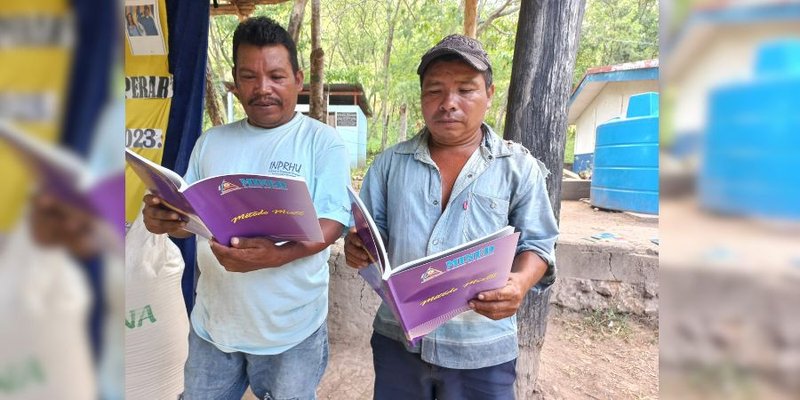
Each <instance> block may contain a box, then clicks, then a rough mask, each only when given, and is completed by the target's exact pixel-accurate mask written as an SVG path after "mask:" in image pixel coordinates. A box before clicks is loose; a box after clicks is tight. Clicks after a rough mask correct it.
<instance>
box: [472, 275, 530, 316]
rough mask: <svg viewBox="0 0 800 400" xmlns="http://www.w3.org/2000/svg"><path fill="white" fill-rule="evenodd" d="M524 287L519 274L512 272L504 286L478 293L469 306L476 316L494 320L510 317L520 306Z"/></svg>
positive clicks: (524, 291)
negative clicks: (479, 315)
mask: <svg viewBox="0 0 800 400" xmlns="http://www.w3.org/2000/svg"><path fill="white" fill-rule="evenodd" d="M526 286H527V285H525V284H524V283H523V279H522V277H521V276H520V274H519V273H516V272H512V273H510V274H509V276H508V281H507V282H506V285H505V286H503V287H501V288H499V289H495V290H488V291H486V292H481V293H479V294H478V297H477V298H475V299H473V300H470V302H469V306H470V308H472V309H473V310H474V311H475V312H477V313H478V314H481V315H483V316H486V317H487V318H491V319H494V320H499V319H503V318H507V317H510V316H512V315H514V313H516V312H517V309H518V308H519V306H520V305H521V304H522V300H523V299H524V298H525V293H526V292H527V290H526V289H525V287H526Z"/></svg>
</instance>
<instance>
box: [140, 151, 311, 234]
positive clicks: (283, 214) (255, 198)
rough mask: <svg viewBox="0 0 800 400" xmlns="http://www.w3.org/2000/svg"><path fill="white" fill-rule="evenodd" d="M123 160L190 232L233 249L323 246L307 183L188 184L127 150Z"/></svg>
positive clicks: (226, 180) (229, 179)
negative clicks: (257, 243) (247, 244)
mask: <svg viewBox="0 0 800 400" xmlns="http://www.w3.org/2000/svg"><path fill="white" fill-rule="evenodd" d="M125 161H127V162H128V165H130V167H131V169H133V171H134V172H135V173H136V175H138V176H139V178H141V179H142V182H144V184H145V186H147V188H148V189H149V190H150V192H152V193H153V194H155V195H157V196H158V197H161V198H162V199H163V200H164V202H165V203H166V204H165V205H166V206H167V207H169V208H171V209H173V210H175V211H176V212H177V213H178V214H180V215H181V216H182V218H184V220H185V221H186V222H187V225H186V230H188V231H190V232H192V233H195V234H197V235H200V236H202V237H205V238H208V239H211V238H212V237H213V238H215V239H216V240H217V241H218V242H220V243H222V244H224V245H226V246H229V245H230V240H231V238H233V237H266V238H269V239H271V240H274V241H310V242H322V241H324V239H323V236H322V229H321V228H320V226H319V220H318V219H317V213H316V211H315V210H314V204H313V202H312V201H311V195H310V194H309V192H308V187H307V186H306V183H305V181H304V180H303V179H300V178H290V177H285V176H271V175H257V174H230V175H222V176H212V177H208V178H205V179H202V180H199V181H197V182H194V183H192V184H191V185H190V184H187V183H186V181H184V180H183V178H182V177H181V176H180V175H178V174H177V173H175V172H174V171H171V170H169V169H167V168H164V167H162V166H160V165H158V164H156V163H154V162H152V161H150V160H148V159H146V158H144V157H142V156H140V155H138V154H136V153H134V152H133V151H130V150H129V149H125Z"/></svg>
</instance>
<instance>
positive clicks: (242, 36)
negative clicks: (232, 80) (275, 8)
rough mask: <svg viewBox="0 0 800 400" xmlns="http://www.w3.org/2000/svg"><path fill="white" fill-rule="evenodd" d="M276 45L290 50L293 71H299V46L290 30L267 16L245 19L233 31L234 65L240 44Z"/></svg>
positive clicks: (234, 64) (234, 65)
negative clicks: (287, 30)
mask: <svg viewBox="0 0 800 400" xmlns="http://www.w3.org/2000/svg"><path fill="white" fill-rule="evenodd" d="M241 44H249V45H252V46H258V47H264V46H276V45H281V46H283V47H285V48H286V50H288V51H289V61H291V63H292V72H294V73H297V71H299V70H300V65H299V64H298V63H297V47H296V46H295V44H294V40H292V37H291V36H289V32H286V29H283V27H282V26H280V25H278V23H277V22H275V21H273V20H271V19H269V18H267V17H253V18H249V19H247V20H245V21H244V22H242V23H240V24H239V26H237V27H236V31H234V32H233V67H234V68H236V56H237V54H236V51H237V50H238V49H239V45H241Z"/></svg>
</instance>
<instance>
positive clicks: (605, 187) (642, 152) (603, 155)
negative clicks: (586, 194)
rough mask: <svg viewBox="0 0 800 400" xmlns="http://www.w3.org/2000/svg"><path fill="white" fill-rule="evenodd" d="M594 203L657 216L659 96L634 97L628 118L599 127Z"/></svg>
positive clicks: (596, 148)
mask: <svg viewBox="0 0 800 400" xmlns="http://www.w3.org/2000/svg"><path fill="white" fill-rule="evenodd" d="M591 203H592V205H593V206H596V207H600V208H607V209H611V210H619V211H634V212H640V213H646V214H658V93H653V92H649V93H642V94H638V95H634V96H631V98H630V100H629V101H628V110H627V114H626V116H625V118H622V119H613V120H611V121H608V122H606V123H604V124H601V125H598V126H597V136H596V139H595V149H594V172H593V174H592V187H591Z"/></svg>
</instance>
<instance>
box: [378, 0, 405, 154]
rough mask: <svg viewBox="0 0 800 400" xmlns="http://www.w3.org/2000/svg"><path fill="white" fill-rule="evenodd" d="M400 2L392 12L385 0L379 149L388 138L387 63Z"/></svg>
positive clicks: (389, 3)
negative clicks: (384, 38)
mask: <svg viewBox="0 0 800 400" xmlns="http://www.w3.org/2000/svg"><path fill="white" fill-rule="evenodd" d="M400 3H402V1H398V2H397V3H396V5H395V7H394V12H392V1H391V0H387V2H386V11H387V14H386V22H387V24H388V25H389V33H388V36H387V37H386V50H385V51H384V52H383V101H382V103H383V104H382V105H381V122H382V123H383V134H382V136H381V151H384V150H386V143H387V142H388V140H389V138H388V135H389V114H388V113H389V63H390V61H391V57H392V42H393V41H394V26H395V24H396V23H397V16H398V15H399V14H400Z"/></svg>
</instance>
